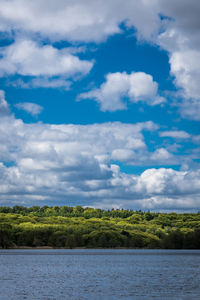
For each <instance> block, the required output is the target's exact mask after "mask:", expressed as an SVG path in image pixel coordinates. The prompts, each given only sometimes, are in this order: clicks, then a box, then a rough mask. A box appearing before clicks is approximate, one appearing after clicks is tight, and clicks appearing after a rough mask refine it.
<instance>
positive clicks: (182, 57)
mask: <svg viewBox="0 0 200 300" xmlns="http://www.w3.org/2000/svg"><path fill="white" fill-rule="evenodd" d="M170 64H171V73H172V75H174V76H175V78H176V81H175V82H176V85H177V86H178V87H181V88H182V89H183V90H184V94H183V95H184V97H186V98H194V99H199V95H200V86H199V80H200V51H196V50H185V51H184V50H180V51H176V52H173V53H172V54H171V57H170Z"/></svg>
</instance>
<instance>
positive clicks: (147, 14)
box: [0, 0, 200, 212]
mask: <svg viewBox="0 0 200 300" xmlns="http://www.w3.org/2000/svg"><path fill="white" fill-rule="evenodd" d="M199 14H200V2H199V1H198V0H190V1H187V0H151V1H148V0H126V1H123V0H96V1H93V0H85V1H81V0H73V1H72V0H59V1H55V0H34V1H27V0H0V205H1V206H13V205H24V206H32V205H40V206H42V205H49V206H53V205H69V206H76V205H82V206H84V207H87V206H90V207H95V208H102V209H111V208H120V209H122V208H124V209H135V210H139V209H141V210H144V211H146V210H151V211H160V212H168V211H176V212H197V211H200V168H199V167H200V84H199V82H200V18H199Z"/></svg>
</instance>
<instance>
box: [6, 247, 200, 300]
mask: <svg viewBox="0 0 200 300" xmlns="http://www.w3.org/2000/svg"><path fill="white" fill-rule="evenodd" d="M0 299H1V300H22V299H28V300H32V299H35V300H40V299H42V300H45V299H46V300H53V299H55V300H57V299H59V300H60V299H62V300H63V299H67V300H86V299H87V300H100V299H101V300H104V299H105V300H107V299H108V300H109V299H113V300H121V299H128V300H129V299H130V300H143V299H144V300H150V299H159V300H162V299H166V300H175V299H176V300H179V299H186V300H193V299H194V300H198V299H200V250H194V251H193V250H118V249H116V250H103V249H102V250H93V249H91V250H78V249H76V250H57V249H56V250H0Z"/></svg>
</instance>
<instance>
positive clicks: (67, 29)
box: [0, 0, 160, 42]
mask: <svg viewBox="0 0 200 300" xmlns="http://www.w3.org/2000/svg"><path fill="white" fill-rule="evenodd" d="M156 3H157V1H155V0H152V1H151V3H150V2H148V1H142V0H140V1H138V0H127V1H126V5H124V2H123V1H122V0H107V1H105V0H102V1H93V0H86V1H84V2H83V1H81V0H76V1H65V0H60V1H55V0H51V1H49V0H35V1H34V3H33V2H29V1H26V0H20V1H19V0H10V1H6V0H1V1H0V20H1V21H0V29H1V30H4V31H11V30H15V31H17V32H18V31H21V32H23V33H29V34H30V33H33V34H34V33H39V34H40V35H42V36H44V37H48V38H50V39H53V40H69V41H87V42H88V41H95V42H99V41H102V40H105V39H106V38H107V37H108V36H110V35H113V34H116V33H120V32H121V29H120V24H121V23H122V22H124V21H126V23H127V26H133V25H134V26H135V27H136V28H137V30H138V32H139V34H140V35H141V34H142V36H143V37H145V38H148V39H149V38H151V37H152V35H154V33H155V32H156V31H157V30H158V28H159V21H160V19H159V17H158V16H157V10H156ZM144 16H145V22H144Z"/></svg>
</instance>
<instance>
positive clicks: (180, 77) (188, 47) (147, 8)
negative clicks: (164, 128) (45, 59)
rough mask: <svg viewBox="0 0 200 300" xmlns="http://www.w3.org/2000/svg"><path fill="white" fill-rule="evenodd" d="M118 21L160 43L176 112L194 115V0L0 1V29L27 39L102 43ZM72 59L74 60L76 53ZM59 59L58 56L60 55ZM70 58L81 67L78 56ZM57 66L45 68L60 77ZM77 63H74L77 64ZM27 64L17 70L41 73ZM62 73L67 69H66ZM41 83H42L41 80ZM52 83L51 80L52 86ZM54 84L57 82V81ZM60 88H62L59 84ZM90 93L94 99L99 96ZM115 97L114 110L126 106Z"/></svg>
mask: <svg viewBox="0 0 200 300" xmlns="http://www.w3.org/2000/svg"><path fill="white" fill-rule="evenodd" d="M160 15H161V16H162V18H160ZM163 17H164V18H163ZM144 20H145V21H144ZM122 23H123V24H124V25H125V27H126V28H130V27H131V28H134V29H136V35H137V37H138V38H139V39H142V40H147V41H150V42H153V43H155V44H157V45H160V46H161V47H162V48H163V49H165V50H167V51H168V52H169V59H170V60H169V63H170V67H171V74H172V75H173V76H174V77H175V81H174V82H175V84H176V86H177V88H178V89H181V91H182V94H181V98H183V101H182V103H180V105H179V106H180V113H181V115H182V116H183V117H184V118H189V119H194V120H199V117H198V114H197V113H195V112H196V109H198V111H199V102H200V98H199V96H198V95H199V84H198V82H199V56H200V54H199V53H200V51H199V47H200V42H199V41H200V39H199V29H200V21H199V3H198V1H197V0H191V1H188V0H176V1H174V0H168V1H158V0H152V1H143V0H127V1H126V5H124V1H122V0H107V1H105V0H102V1H92V0H86V1H84V2H83V1H81V0H76V1H65V0H60V1H57V2H56V1H54V0H51V1H48V0H35V1H34V3H32V2H30V1H26V0H20V1H19V0H9V1H6V0H0V30H1V31H5V32H9V33H14V37H17V36H25V37H26V36H29V37H31V38H32V39H35V38H37V39H38V37H39V38H49V39H50V40H53V41H54V40H58V41H60V40H65V41H71V42H77V41H78V42H79V41H82V42H91V41H92V42H101V41H104V40H105V39H106V38H108V37H109V36H111V35H114V34H117V33H120V32H123V30H122V28H121V26H120V25H121V24H122ZM42 48H43V50H41V49H40V50H41V51H40V52H42V51H43V53H44V49H46V48H44V47H42ZM53 49H54V48H53ZM49 50H50V49H49ZM51 50H52V49H51ZM54 50H55V49H54ZM57 51H58V50H57ZM75 51H76V50H75ZM22 52H23V51H22ZM50 52H51V51H50ZM66 52H67V50H66ZM73 53H74V52H73V51H72V52H71V53H68V54H69V55H71V56H73V55H72V54H73ZM63 55H66V53H65V54H63V53H61V51H59V55H57V56H59V58H61V57H63ZM45 56H46V55H45ZM71 56H70V58H69V57H68V58H69V60H70V61H71V60H73V61H74V56H73V58H72V57H71ZM75 58H76V59H77V60H78V58H77V57H75ZM38 61H40V60H38ZM58 61H62V59H60V60H58ZM74 63H75V65H76V66H77V65H79V67H80V60H78V61H76V62H74ZM82 63H83V62H82ZM85 63H91V62H85ZM57 65H58V69H59V70H58V69H57V68H55V65H54V68H53V70H52V68H51V63H50V67H49V68H47V67H46V65H45V68H44V73H45V74H49V72H50V73H53V74H54V73H56V74H58V73H59V76H60V73H62V74H63V72H64V71H63V68H62V67H61V64H60V63H59V62H58V64H57ZM59 66H60V67H59ZM76 66H73V68H75V69H76ZM87 66H88V65H87ZM2 67H3V68H4V72H5V71H6V72H8V71H10V72H11V73H12V72H14V69H15V70H16V65H15V63H14V65H13V64H12V63H11V64H10V61H8V60H6V61H5V65H3V66H2ZM26 67H28V62H27V63H26V66H25V65H23V67H22V63H21V62H20V65H19V69H20V71H21V72H22V73H28V74H29V73H32V72H33V73H37V74H40V72H41V70H39V69H38V66H33V70H32V71H30V70H29V68H28V69H27V68H26ZM90 67H91V66H90ZM90 67H86V66H84V67H83V65H82V67H80V69H81V70H80V69H79V71H78V72H80V73H81V74H86V73H87V72H89V71H88V70H89V69H90ZM56 69H57V70H56ZM86 69H87V71H86ZM71 72H72V76H73V75H74V73H75V74H76V73H77V70H75V71H72V70H71ZM64 73H65V72H64ZM66 73H67V74H68V75H69V74H71V73H70V71H69V72H68V71H67V72H66ZM68 75H67V76H68ZM70 76H71V75H70ZM40 82H41V84H42V81H40ZM43 83H44V82H43ZM53 85H54V83H53V82H51V86H53ZM58 85H59V86H60V85H62V84H61V83H58V82H57V86H58ZM33 86H34V84H33ZM40 86H41V85H40ZM44 86H45V83H44ZM63 88H65V87H64V85H63ZM97 91H98V90H96V92H97ZM93 92H94V91H93ZM120 93H122V94H123V93H124V89H122V91H121V90H120ZM179 95H180V94H179ZM93 96H94V97H96V98H99V95H93ZM120 97H121V96H120V95H119V94H118V97H117V96H116V97H115V98H113V99H115V106H116V109H124V108H125V104H124V103H123V102H121V101H120ZM98 101H99V100H98ZM113 101H114V100H113ZM162 101H163V99H162V98H161V99H160V98H157V99H156V100H155V103H156V102H162ZM151 103H152V102H151ZM101 105H102V109H103V110H112V106H109V105H107V103H105V102H104V103H103V104H101ZM186 107H187V109H188V110H189V111H187V109H186Z"/></svg>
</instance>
